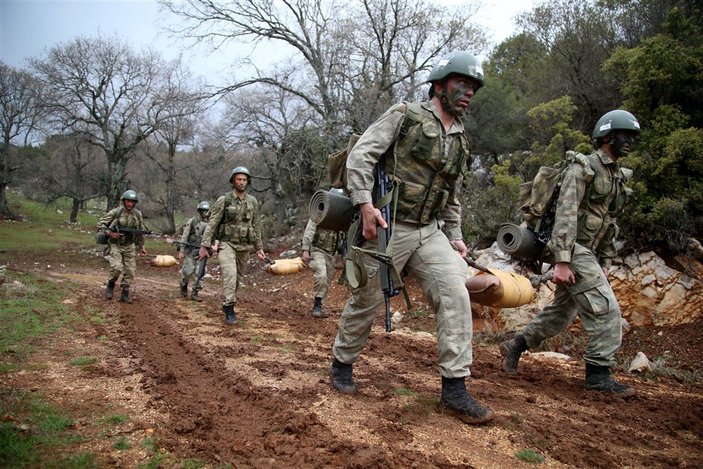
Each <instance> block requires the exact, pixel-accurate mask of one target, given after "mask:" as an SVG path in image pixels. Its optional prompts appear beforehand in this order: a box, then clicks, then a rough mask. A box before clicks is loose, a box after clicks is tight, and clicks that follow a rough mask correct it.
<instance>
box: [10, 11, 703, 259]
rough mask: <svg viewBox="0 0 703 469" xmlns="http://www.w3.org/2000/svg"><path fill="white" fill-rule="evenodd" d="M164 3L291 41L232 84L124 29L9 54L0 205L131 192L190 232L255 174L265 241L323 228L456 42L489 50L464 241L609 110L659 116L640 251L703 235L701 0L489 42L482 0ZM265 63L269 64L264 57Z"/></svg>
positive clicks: (639, 216) (541, 18) (535, 25)
mask: <svg viewBox="0 0 703 469" xmlns="http://www.w3.org/2000/svg"><path fill="white" fill-rule="evenodd" d="M340 5H341V4H340V3H339V2H336V1H334V0H325V1H317V0H298V1H296V2H276V1H267V0H231V1H227V2H210V1H207V0H186V1H180V2H171V1H163V2H161V6H162V8H163V12H164V14H165V15H166V14H167V15H173V16H174V17H178V18H179V19H180V20H181V21H182V23H181V24H182V25H183V26H182V27H179V28H177V29H174V30H172V31H171V34H173V35H175V36H177V37H181V38H182V39H183V41H195V42H200V43H203V44H208V45H210V47H212V48H218V47H222V46H223V45H224V44H227V43H228V42H231V41H239V40H247V41H253V42H262V43H267V44H269V43H270V44H271V46H272V47H277V48H282V49H284V50H286V51H290V53H289V54H286V56H285V58H283V59H281V60H280V61H279V62H276V63H275V64H274V65H273V66H271V67H268V68H261V69H258V68H257V69H256V70H257V74H256V76H255V77H253V78H247V79H245V80H237V79H236V77H232V82H231V83H230V84H229V85H227V86H224V87H222V86H219V87H216V86H214V85H212V84H211V83H208V80H207V78H203V77H195V76H193V74H192V73H191V72H190V71H189V69H188V67H187V64H185V63H183V62H182V61H181V60H166V59H164V58H163V57H162V56H160V55H159V53H157V52H154V51H153V50H150V49H144V50H136V49H135V48H133V47H132V46H130V45H129V44H128V43H127V42H125V41H124V40H123V39H121V38H118V37H105V36H91V37H84V36H81V37H76V38H75V39H73V40H70V41H67V42H64V43H59V44H56V45H55V46H53V47H50V48H49V49H47V50H46V51H45V52H44V53H43V54H41V55H40V56H37V57H33V58H31V59H30V60H29V61H28V65H27V67H26V68H15V67H10V66H8V65H6V64H3V63H0V131H1V132H2V140H1V141H0V216H2V217H3V218H14V217H16V216H18V215H19V214H15V213H13V210H12V206H11V204H10V203H8V199H7V191H8V190H12V191H18V192H21V193H22V194H23V195H24V196H26V197H30V198H32V199H35V200H41V201H45V202H50V201H53V200H56V199H57V198H61V197H68V198H70V199H72V200H73V211H72V213H71V215H70V218H71V220H72V221H75V220H76V219H77V214H78V212H79V211H80V210H82V209H85V208H86V207H88V206H89V204H93V205H95V204H97V206H98V207H100V208H102V209H107V208H110V207H111V206H114V205H115V204H116V203H117V201H118V200H119V196H120V194H121V193H122V192H123V191H124V190H125V189H126V188H131V189H135V190H137V192H138V193H139V196H140V202H139V208H140V209H141V210H142V212H143V213H144V215H145V218H146V220H147V224H149V225H150V228H151V229H153V230H158V231H162V232H164V233H173V232H174V231H176V229H177V227H178V224H179V222H180V220H182V219H183V218H184V217H187V216H190V215H191V214H192V213H193V212H194V211H195V206H196V205H197V203H198V202H199V201H200V200H209V201H211V202H214V200H215V199H216V198H217V196H219V195H221V194H223V193H224V192H226V191H227V190H228V189H229V185H228V182H227V179H228V176H229V173H230V171H231V169H232V168H233V167H234V166H238V165H244V166H247V167H248V168H249V169H250V171H251V172H252V174H253V176H254V177H253V179H252V184H251V188H250V191H251V192H252V193H253V194H254V195H255V196H256V197H257V198H258V199H259V201H260V202H261V203H262V213H263V214H264V217H263V228H264V236H265V237H267V238H272V237H275V236H279V235H281V234H284V233H286V232H288V231H290V230H291V229H293V228H295V227H300V226H301V225H303V224H304V223H305V222H306V221H307V216H308V212H307V205H308V201H309V198H310V196H311V195H312V193H313V192H314V191H315V190H317V189H319V188H327V187H328V184H329V182H328V179H327V177H328V175H327V172H326V158H327V156H328V155H329V154H331V153H333V152H334V151H336V150H338V149H339V148H342V147H344V146H345V145H346V141H347V140H348V136H349V134H350V133H351V132H362V131H363V130H364V129H365V128H366V127H367V126H368V125H369V124H370V123H372V122H373V121H374V120H375V119H376V118H377V117H378V116H379V115H381V114H382V113H383V112H384V111H385V110H386V109H387V108H388V107H390V106H391V105H392V104H394V103H396V102H398V101H402V100H418V99H425V97H426V95H427V88H428V86H427V85H426V84H425V79H426V77H427V75H428V73H429V70H430V69H431V68H432V65H433V64H434V63H435V61H436V60H438V58H440V57H441V56H442V55H444V54H446V53H447V52H449V51H451V50H455V49H464V50H468V51H470V52H472V53H474V54H480V55H481V56H484V57H486V61H485V63H484V71H485V75H486V85H485V86H484V87H483V88H482V89H481V90H480V91H479V92H478V94H477V95H476V96H475V97H474V99H473V100H472V104H471V108H470V110H469V112H468V113H467V114H466V115H465V117H464V123H465V125H466V128H467V129H468V130H467V133H468V135H469V138H470V142H471V154H472V163H471V166H470V167H469V168H467V171H466V179H465V184H464V196H463V203H464V225H463V231H464V235H465V238H466V239H467V241H469V242H470V243H471V244H472V245H473V247H475V248H478V247H484V246H485V245H487V244H490V243H491V242H492V241H493V240H494V239H495V236H496V233H497V231H498V229H499V226H500V224H501V223H504V222H506V221H515V222H519V220H520V213H519V211H518V207H517V196H518V189H519V185H520V183H522V182H524V181H528V180H530V179H532V177H534V175H535V174H536V172H537V170H538V168H539V166H541V165H545V164H547V165H548V164H554V163H557V162H558V161H560V160H561V159H562V158H563V157H564V154H565V152H566V151H567V150H576V151H581V152H585V153H588V152H590V151H591V149H592V143H591V139H590V135H591V133H592V130H593V125H594V124H595V122H596V120H597V119H598V118H599V117H600V116H601V115H602V114H604V113H605V112H607V111H609V110H612V109H616V108H620V109H627V110H628V111H630V112H632V113H633V114H634V115H635V116H636V117H637V118H638V120H639V122H640V124H641V126H642V133H641V136H640V138H639V141H638V145H637V147H636V150H635V151H634V152H632V153H631V154H630V155H628V157H627V158H624V159H623V160H622V161H621V163H622V165H623V166H625V167H629V168H631V169H632V170H633V171H634V177H633V180H632V181H631V183H630V185H631V187H632V188H633V190H634V192H633V197H632V201H631V203H630V209H629V211H628V212H627V214H626V215H625V216H624V217H623V218H621V220H620V222H621V223H620V225H621V236H620V237H621V238H623V241H624V244H625V245H626V246H627V247H628V248H629V249H635V250H637V249H642V248H645V247H647V248H651V247H658V248H660V249H665V250H668V251H671V252H677V253H678V252H686V251H687V250H688V249H690V247H691V240H692V239H699V240H700V239H701V234H702V233H703V15H702V14H701V11H700V7H699V3H698V2H696V1H694V0H677V1H667V0H634V1H629V0H603V1H600V0H599V1H573V0H556V1H549V2H543V3H539V4H536V5H535V6H534V7H533V9H532V10H531V11H528V12H525V13H524V14H522V15H520V17H519V18H518V20H517V24H518V30H517V32H516V33H515V34H514V35H513V36H511V37H509V38H508V39H506V40H504V41H502V42H501V43H500V44H497V45H495V46H491V45H490V44H489V43H488V41H487V39H486V37H485V35H484V34H483V33H482V31H481V29H480V28H479V27H478V26H476V25H475V24H473V23H472V21H471V17H472V15H473V14H474V13H475V12H476V11H477V10H478V8H480V3H479V2H475V3H468V4H465V5H464V6H463V7H462V8H457V7H456V6H454V7H441V6H437V5H436V4H435V3H432V2H428V1H425V0H411V1H404V0H359V1H353V2H344V5H345V6H346V8H340ZM249 65H250V66H254V67H255V66H256V64H249Z"/></svg>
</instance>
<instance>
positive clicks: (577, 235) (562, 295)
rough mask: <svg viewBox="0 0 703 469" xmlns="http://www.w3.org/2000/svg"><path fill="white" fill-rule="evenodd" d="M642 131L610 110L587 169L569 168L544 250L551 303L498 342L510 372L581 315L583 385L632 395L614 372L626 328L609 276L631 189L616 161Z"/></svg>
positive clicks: (622, 113) (621, 113)
mask: <svg viewBox="0 0 703 469" xmlns="http://www.w3.org/2000/svg"><path fill="white" fill-rule="evenodd" d="M639 132H640V125H639V123H638V122H637V119H636V118H635V116H633V115H632V114H630V113H629V112H627V111H622V110H615V111H610V112H608V113H606V114H604V115H603V116H602V117H601V118H600V119H599V120H598V122H597V123H596V126H595V128H594V129H593V139H594V146H595V148H596V151H595V152H593V153H591V154H590V155H588V156H586V158H587V160H585V161H587V162H588V166H590V168H588V167H586V166H584V164H582V163H579V162H578V161H577V162H574V163H572V164H571V166H570V167H569V168H567V170H566V173H565V174H564V177H563V182H562V185H561V191H560V195H559V199H558V200H557V206H556V214H555V220H554V228H553V230H552V238H551V240H550V241H549V243H548V244H547V247H546V250H547V251H546V256H547V257H548V258H550V259H551V260H553V261H554V277H553V279H552V281H553V282H554V283H555V284H556V285H557V288H556V291H555V292H554V300H553V301H552V303H551V304H550V305H549V306H547V307H546V308H544V309H543V310H542V311H541V312H540V313H539V314H538V315H537V316H535V318H534V319H532V321H530V323H529V324H528V325H527V326H526V327H525V328H524V329H523V330H522V331H521V332H520V333H519V334H517V335H516V336H515V337H513V338H512V339H511V340H507V341H505V342H503V343H501V344H500V352H501V355H502V356H503V370H504V371H505V372H506V373H508V374H515V373H517V369H518V364H519V361H520V356H521V355H522V353H523V352H524V351H525V350H527V349H528V348H532V347H537V346H538V345H539V344H540V343H542V341H543V340H545V339H547V338H549V337H553V336H555V335H556V334H558V333H559V332H561V331H562V330H564V329H565V328H566V327H567V326H568V325H569V324H571V322H572V321H573V320H574V319H576V316H579V317H580V318H581V322H582V323H583V327H584V329H585V330H586V333H587V334H588V348H587V349H586V352H585V354H584V361H585V362H586V379H585V383H584V385H585V388H586V389H590V390H595V391H602V392H606V393H614V394H616V395H619V396H622V397H629V396H632V395H634V394H635V390H634V389H633V388H630V387H628V386H625V385H623V384H620V383H619V382H617V381H615V379H613V377H612V376H611V375H610V368H611V367H612V366H613V365H614V364H615V359H614V356H615V352H616V350H617V349H618V348H619V347H620V344H621V341H622V323H621V317H620V307H619V306H618V302H617V299H616V298H615V294H614V293H613V289H612V288H611V287H610V283H609V282H608V277H607V272H608V268H609V267H610V264H611V260H612V258H613V257H615V254H616V250H615V236H616V235H617V233H618V227H617V225H616V224H615V221H616V220H615V218H616V217H617V216H618V215H619V214H620V213H622V210H623V207H624V205H625V200H626V198H627V191H628V190H629V189H627V188H626V187H625V181H626V180H627V177H626V172H625V171H623V170H622V169H621V168H620V166H618V158H620V157H623V156H626V155H627V154H628V153H629V152H630V150H631V149H632V147H633V145H634V142H635V137H636V136H637V135H638V134H639ZM627 174H630V173H627ZM589 178H591V180H590V182H587V180H588V179H589Z"/></svg>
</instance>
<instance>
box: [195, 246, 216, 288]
mask: <svg viewBox="0 0 703 469" xmlns="http://www.w3.org/2000/svg"><path fill="white" fill-rule="evenodd" d="M198 247H200V246H198ZM205 249H207V253H208V256H206V257H203V258H202V259H200V258H199V259H198V262H199V264H198V276H197V277H196V279H195V285H193V291H196V292H198V291H200V290H201V289H202V287H201V286H200V285H201V284H202V281H203V277H205V274H206V273H207V269H206V267H207V260H208V258H209V257H210V256H212V249H210V248H205Z"/></svg>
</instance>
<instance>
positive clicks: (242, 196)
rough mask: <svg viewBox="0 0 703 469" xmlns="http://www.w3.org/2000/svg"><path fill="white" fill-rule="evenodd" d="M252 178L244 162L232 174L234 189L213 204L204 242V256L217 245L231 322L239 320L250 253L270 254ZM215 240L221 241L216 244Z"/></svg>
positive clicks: (225, 306)
mask: <svg viewBox="0 0 703 469" xmlns="http://www.w3.org/2000/svg"><path fill="white" fill-rule="evenodd" d="M250 178H251V173H250V172H249V170H248V169H247V168H245V167H244V166H237V167H236V168H234V169H233V170H232V173H231V174H230V177H229V182H230V184H232V191H231V192H228V193H227V194H225V195H223V196H221V197H220V198H218V199H217V201H216V202H215V204H214V205H213V206H212V207H211V209H210V218H209V219H208V223H207V226H206V228H205V232H204V233H203V238H202V242H201V243H200V246H201V247H200V251H199V257H200V259H204V258H206V257H209V256H210V252H209V251H208V249H209V248H214V249H217V252H218V256H219V259H220V265H221V266H222V281H223V290H224V301H223V303H222V310H223V312H224V313H225V321H226V322H227V324H234V323H235V322H236V321H237V319H236V315H235V312H234V305H235V303H236V301H237V290H238V288H239V286H240V285H241V284H242V278H243V276H244V267H245V266H246V264H247V261H248V260H249V253H250V252H251V250H252V249H255V250H256V255H257V257H258V258H259V259H261V260H264V259H265V257H266V255H265V254H264V244H263V242H262V240H261V222H260V220H259V202H258V201H257V200H256V198H255V197H254V196H252V195H249V194H247V192H246V190H247V186H248V185H249V180H250ZM215 241H217V242H218V243H217V245H214V243H215Z"/></svg>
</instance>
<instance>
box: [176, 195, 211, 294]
mask: <svg viewBox="0 0 703 469" xmlns="http://www.w3.org/2000/svg"><path fill="white" fill-rule="evenodd" d="M208 210H210V203H209V202H207V201H205V200H204V201H202V202H200V203H199V204H198V206H197V211H198V215H196V216H194V217H190V218H189V219H188V221H186V222H185V228H183V235H182V236H181V245H180V246H178V259H179V260H181V261H183V267H181V284H180V285H181V296H182V297H183V298H187V297H188V282H189V281H190V280H191V279H193V278H194V277H195V272H196V261H198V251H199V248H195V247H193V246H198V245H200V240H201V239H202V237H203V232H204V231H205V227H207V218H208V215H207V212H208ZM198 262H203V261H202V260H199V261H198ZM201 282H202V279H198V280H197V281H196V283H195V285H193V290H192V292H191V295H190V299H191V300H193V301H202V299H201V298H200V297H199V296H198V292H199V291H200V290H201V289H202V285H201Z"/></svg>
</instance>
